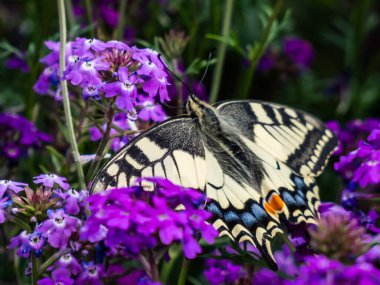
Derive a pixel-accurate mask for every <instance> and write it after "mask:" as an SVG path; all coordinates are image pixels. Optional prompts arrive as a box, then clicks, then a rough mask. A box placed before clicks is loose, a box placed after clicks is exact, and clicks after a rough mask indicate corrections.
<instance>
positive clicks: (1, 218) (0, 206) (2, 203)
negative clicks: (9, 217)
mask: <svg viewBox="0 0 380 285" xmlns="http://www.w3.org/2000/svg"><path fill="white" fill-rule="evenodd" d="M11 203H12V200H9V198H8V197H5V198H3V199H1V200H0V224H2V223H4V222H5V215H4V212H5V210H4V209H5V208H8V206H9V205H10V204H11Z"/></svg>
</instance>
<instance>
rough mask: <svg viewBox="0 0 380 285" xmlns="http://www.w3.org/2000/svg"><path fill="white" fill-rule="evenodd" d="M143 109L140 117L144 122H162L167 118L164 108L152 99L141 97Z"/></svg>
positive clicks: (139, 114)
mask: <svg viewBox="0 0 380 285" xmlns="http://www.w3.org/2000/svg"><path fill="white" fill-rule="evenodd" d="M139 102H141V105H140V106H141V107H142V109H141V110H140V111H139V113H138V117H139V119H141V120H144V121H153V122H161V121H163V120H165V119H166V118H167V116H166V114H165V111H164V110H163V109H162V106H161V105H159V104H157V103H155V102H154V100H152V99H151V98H145V97H142V96H139Z"/></svg>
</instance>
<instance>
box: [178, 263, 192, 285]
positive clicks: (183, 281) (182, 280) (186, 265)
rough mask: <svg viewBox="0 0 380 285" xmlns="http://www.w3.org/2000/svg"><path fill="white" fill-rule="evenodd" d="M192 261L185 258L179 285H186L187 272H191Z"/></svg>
mask: <svg viewBox="0 0 380 285" xmlns="http://www.w3.org/2000/svg"><path fill="white" fill-rule="evenodd" d="M189 265H190V260H188V259H186V258H183V261H182V266H181V272H180V273H179V278H178V283H177V284H178V285H185V284H186V277H187V271H188V270H189Z"/></svg>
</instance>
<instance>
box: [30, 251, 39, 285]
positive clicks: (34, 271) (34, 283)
mask: <svg viewBox="0 0 380 285" xmlns="http://www.w3.org/2000/svg"><path fill="white" fill-rule="evenodd" d="M31 262H32V285H37V281H38V259H37V257H36V254H35V253H31Z"/></svg>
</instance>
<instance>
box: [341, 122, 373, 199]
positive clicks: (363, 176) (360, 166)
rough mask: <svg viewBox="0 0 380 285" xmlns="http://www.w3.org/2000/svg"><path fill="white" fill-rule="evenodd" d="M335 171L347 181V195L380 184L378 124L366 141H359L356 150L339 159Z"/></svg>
mask: <svg viewBox="0 0 380 285" xmlns="http://www.w3.org/2000/svg"><path fill="white" fill-rule="evenodd" d="M334 168H335V170H336V171H337V172H338V173H340V174H341V175H342V176H343V178H344V179H345V180H346V181H348V182H349V183H348V186H347V189H346V191H348V193H347V194H349V193H352V192H354V191H355V190H356V188H357V187H358V186H360V187H361V188H365V187H368V186H370V185H376V184H378V183H379V182H380V124H377V126H376V127H375V128H373V129H372V130H371V131H370V134H369V136H368V137H367V139H366V140H360V141H359V142H358V144H357V149H355V150H353V151H351V152H349V153H348V154H347V155H343V156H341V157H340V159H339V162H337V163H336V164H335V165H334Z"/></svg>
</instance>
